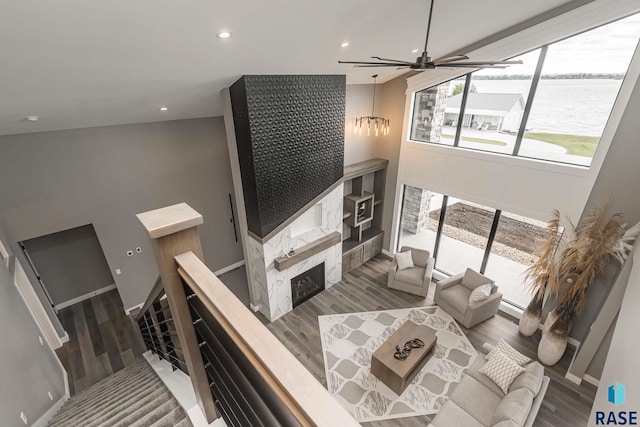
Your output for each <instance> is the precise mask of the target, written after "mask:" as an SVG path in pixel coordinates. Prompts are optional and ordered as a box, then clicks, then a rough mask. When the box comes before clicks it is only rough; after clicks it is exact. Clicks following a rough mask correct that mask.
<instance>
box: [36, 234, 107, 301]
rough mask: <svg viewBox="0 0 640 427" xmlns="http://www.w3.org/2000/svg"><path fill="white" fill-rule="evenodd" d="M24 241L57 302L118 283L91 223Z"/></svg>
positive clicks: (45, 284)
mask: <svg viewBox="0 0 640 427" xmlns="http://www.w3.org/2000/svg"><path fill="white" fill-rule="evenodd" d="M23 244H24V246H25V248H26V250H27V252H28V253H29V257H30V258H31V260H32V261H33V264H34V266H35V268H36V270H37V271H38V274H39V275H40V278H41V279H42V282H43V283H44V286H45V287H46V288H47V292H48V293H49V296H50V297H51V300H52V301H53V303H54V304H55V305H58V304H61V303H64V302H67V301H70V300H72V299H75V298H78V297H80V296H83V295H86V294H90V293H92V292H95V291H97V290H99V289H101V288H104V287H106V286H109V285H112V284H114V283H115V282H114V281H113V276H112V275H111V271H109V265H108V264H107V260H106V259H105V258H104V253H103V252H102V247H100V242H99V241H98V236H96V232H95V230H94V229H93V226H92V225H91V224H88V225H84V226H82V227H77V228H72V229H71V230H65V231H60V232H58V233H52V234H47V235H46V236H41V237H36V238H35V239H29V240H25V241H24V242H23Z"/></svg>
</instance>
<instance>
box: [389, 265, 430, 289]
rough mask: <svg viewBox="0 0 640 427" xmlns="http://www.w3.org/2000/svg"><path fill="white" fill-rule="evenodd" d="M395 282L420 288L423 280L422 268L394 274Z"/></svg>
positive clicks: (412, 268) (408, 269)
mask: <svg viewBox="0 0 640 427" xmlns="http://www.w3.org/2000/svg"><path fill="white" fill-rule="evenodd" d="M395 280H396V281H398V282H404V283H410V284H412V285H416V286H422V281H423V280H424V268H421V267H410V268H406V269H404V270H399V271H397V272H396V278H395Z"/></svg>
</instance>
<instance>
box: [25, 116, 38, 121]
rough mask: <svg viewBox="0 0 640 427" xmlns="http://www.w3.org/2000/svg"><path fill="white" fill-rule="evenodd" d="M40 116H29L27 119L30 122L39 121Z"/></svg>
mask: <svg viewBox="0 0 640 427" xmlns="http://www.w3.org/2000/svg"><path fill="white" fill-rule="evenodd" d="M39 118H40V117H38V116H27V121H29V122H37V121H38V119H39Z"/></svg>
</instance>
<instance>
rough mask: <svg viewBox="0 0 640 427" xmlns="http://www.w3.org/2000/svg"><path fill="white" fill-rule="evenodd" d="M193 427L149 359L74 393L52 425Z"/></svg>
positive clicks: (50, 425) (49, 425)
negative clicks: (150, 364) (148, 361)
mask: <svg viewBox="0 0 640 427" xmlns="http://www.w3.org/2000/svg"><path fill="white" fill-rule="evenodd" d="M71 426H73V427H76V426H82V427H130V426H132V427H152V426H153V427H169V426H173V427H193V426H192V424H191V421H190V420H189V417H188V416H187V414H186V413H185V411H184V409H182V407H181V406H180V405H179V404H178V402H177V400H176V399H175V398H174V397H173V395H172V394H171V392H170V391H169V390H168V389H167V388H166V386H165V385H164V383H163V382H162V381H161V380H160V378H159V377H158V376H157V375H156V373H155V372H154V371H153V369H152V368H151V366H149V364H148V363H147V361H146V360H144V359H140V360H138V361H137V362H136V363H134V364H132V365H129V366H127V367H125V368H124V369H122V370H120V371H118V372H116V373H114V374H113V375H111V376H109V377H108V378H105V379H103V380H102V381H100V382H98V383H97V384H94V385H92V386H91V387H89V388H87V389H85V390H83V391H81V392H80V393H78V394H76V395H74V396H72V397H71V398H70V399H69V400H68V401H67V402H66V403H65V405H64V406H63V407H62V409H61V410H60V411H59V412H58V413H57V414H56V415H55V416H54V417H53V419H52V420H51V421H50V422H49V424H48V427H71Z"/></svg>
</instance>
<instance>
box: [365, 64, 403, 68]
mask: <svg viewBox="0 0 640 427" xmlns="http://www.w3.org/2000/svg"><path fill="white" fill-rule="evenodd" d="M398 65H402V64H376V65H370V64H365V65H362V64H356V65H354V67H357V68H370V67H371V68H375V67H397V66H398ZM403 68H408V66H407V67H403Z"/></svg>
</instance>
